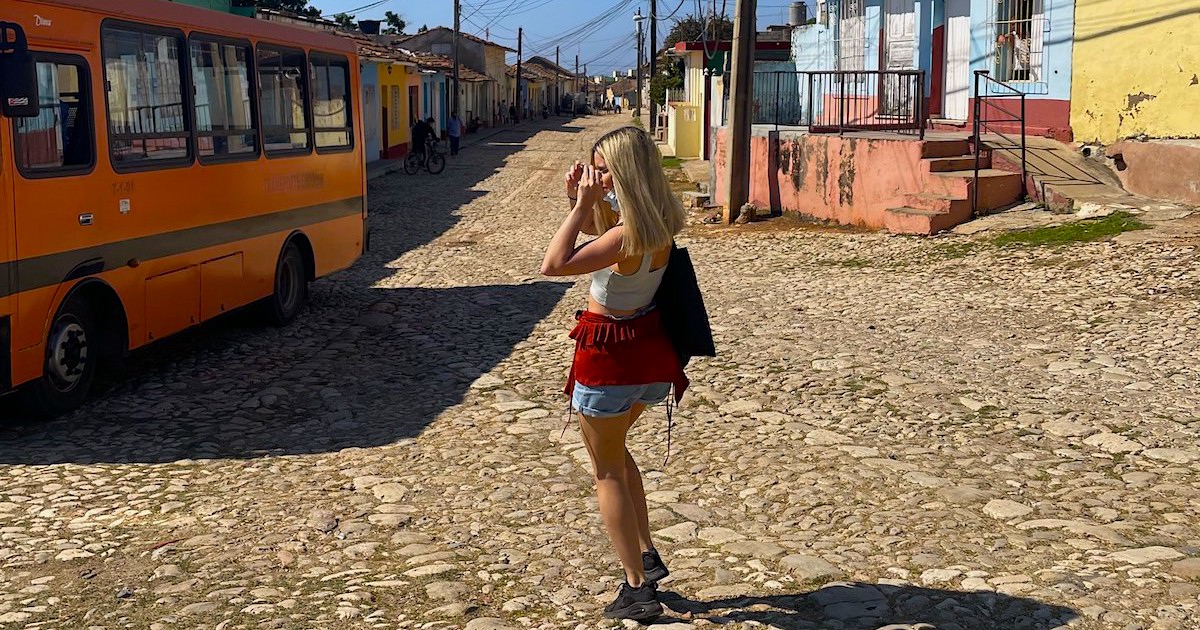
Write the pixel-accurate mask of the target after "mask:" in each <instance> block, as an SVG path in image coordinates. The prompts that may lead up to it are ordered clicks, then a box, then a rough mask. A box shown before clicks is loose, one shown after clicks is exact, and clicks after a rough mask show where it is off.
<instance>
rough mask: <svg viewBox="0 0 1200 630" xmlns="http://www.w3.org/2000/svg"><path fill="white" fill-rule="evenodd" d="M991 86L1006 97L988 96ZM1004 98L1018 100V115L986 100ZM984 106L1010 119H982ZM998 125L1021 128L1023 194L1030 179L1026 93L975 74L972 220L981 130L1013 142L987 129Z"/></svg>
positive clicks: (976, 202)
mask: <svg viewBox="0 0 1200 630" xmlns="http://www.w3.org/2000/svg"><path fill="white" fill-rule="evenodd" d="M981 83H982V85H983V86H984V87H985V89H984V90H983V91H980V89H979V86H980V85H981ZM992 86H995V87H999V88H1002V89H1004V90H1006V91H1007V93H1005V94H987V89H986V88H989V87H992ZM1007 98H1017V99H1020V101H1021V113H1020V114H1015V113H1013V112H1012V111H1010V110H1008V109H1006V108H1004V107H1001V106H999V105H997V104H996V103H994V102H990V101H989V99H1007ZM985 105H990V106H991V107H992V108H993V109H996V110H999V111H1001V112H1003V113H1005V114H1008V115H1009V116H1011V118H998V119H988V118H984V111H985ZM1000 122H1007V123H1013V122H1015V123H1019V124H1020V128H1021V189H1022V190H1025V186H1026V184H1027V182H1028V177H1029V168H1028V165H1027V164H1028V162H1027V161H1026V157H1025V151H1026V145H1025V93H1024V92H1022V91H1021V90H1018V89H1016V88H1014V87H1013V86H1011V85H1009V84H1007V83H1004V82H1003V81H998V80H996V79H993V78H992V77H991V76H989V74H988V71H987V70H976V71H975V111H974V121H973V124H972V129H971V143H972V145H973V148H974V151H973V153H974V154H975V171H974V177H973V178H972V180H971V181H972V185H971V216H972V217H974V216H975V215H976V214H978V213H979V158H980V154H981V153H982V147H983V132H984V130H986V129H990V130H991V133H994V134H996V135H998V136H1000V137H1001V138H1004V139H1005V140H1008V141H1009V142H1013V140H1012V139H1011V138H1009V137H1008V136H1006V135H1005V134H1004V133H1003V132H1001V131H999V130H997V129H994V128H991V127H990V124H991V123H1000Z"/></svg>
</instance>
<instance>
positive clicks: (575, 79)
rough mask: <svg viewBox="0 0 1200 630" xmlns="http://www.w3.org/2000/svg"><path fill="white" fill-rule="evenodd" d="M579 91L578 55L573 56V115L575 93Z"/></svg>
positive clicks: (573, 111) (573, 110)
mask: <svg viewBox="0 0 1200 630" xmlns="http://www.w3.org/2000/svg"><path fill="white" fill-rule="evenodd" d="M578 89H579V55H578V54H576V55H575V76H574V77H573V78H572V81H571V113H572V114H574V113H575V92H576V91H577V90H578Z"/></svg>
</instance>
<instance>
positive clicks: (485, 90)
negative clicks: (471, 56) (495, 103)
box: [413, 52, 493, 129]
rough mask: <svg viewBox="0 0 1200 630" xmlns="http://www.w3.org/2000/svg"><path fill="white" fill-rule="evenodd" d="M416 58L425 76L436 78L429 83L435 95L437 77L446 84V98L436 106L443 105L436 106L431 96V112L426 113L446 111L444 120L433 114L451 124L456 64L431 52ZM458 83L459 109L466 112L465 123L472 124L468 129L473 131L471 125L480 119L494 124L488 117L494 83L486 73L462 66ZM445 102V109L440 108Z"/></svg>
mask: <svg viewBox="0 0 1200 630" xmlns="http://www.w3.org/2000/svg"><path fill="white" fill-rule="evenodd" d="M413 55H414V57H415V58H416V60H417V63H418V66H419V67H420V70H421V72H422V73H424V75H425V76H426V77H429V76H430V75H431V74H432V76H433V77H434V78H433V79H426V80H425V83H427V84H428V85H431V86H432V87H433V90H435V91H436V90H437V89H438V87H437V79H436V77H441V79H440V81H441V82H442V84H443V87H442V88H441V89H442V92H443V94H444V95H445V96H444V97H439V98H438V99H437V101H436V102H438V103H439V104H438V105H436V106H435V105H434V103H435V101H434V98H433V97H432V96H431V97H430V104H429V106H430V110H425V111H436V109H437V107H442V108H443V113H442V116H443V117H442V118H437V115H436V114H433V115H434V118H435V119H437V120H438V121H439V122H442V121H445V120H449V117H450V110H451V108H452V107H453V105H452V92H453V90H454V88H453V85H454V60H453V59H451V58H449V57H446V56H444V55H438V54H434V53H428V52H415V53H413ZM458 81H459V99H460V100H459V107H460V108H461V109H462V119H463V122H465V123H468V128H470V123H471V121H472V120H474V119H475V118H477V117H478V118H479V119H480V121H481V123H490V121H491V119H490V116H491V114H490V113H488V112H489V111H490V110H489V109H488V108H489V106H490V98H491V95H492V93H493V90H492V89H491V86H492V82H491V79H489V78H488V77H487V76H485V75H483V74H482V73H479V72H476V71H474V70H472V69H470V68H468V67H466V66H464V65H462V64H459V66H458ZM443 99H444V101H445V103H444V105H443V104H440V103H441V101H442V100H443ZM429 115H431V114H426V115H425V117H426V118H428V117H429ZM442 128H443V129H444V128H445V123H444V122H442Z"/></svg>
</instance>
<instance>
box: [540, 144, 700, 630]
mask: <svg viewBox="0 0 1200 630" xmlns="http://www.w3.org/2000/svg"><path fill="white" fill-rule="evenodd" d="M661 160H662V158H661V157H660V155H659V152H658V149H657V148H656V147H655V146H654V141H653V140H651V139H650V136H649V135H647V134H646V132H645V131H642V130H641V129H638V128H637V127H631V126H629V127H622V128H620V129H616V130H614V131H611V132H609V133H607V134H605V135H604V136H602V137H601V138H600V139H599V140H598V141H597V142H596V144H595V146H593V148H592V154H591V160H590V164H587V165H583V164H580V163H579V162H575V164H574V165H573V166H572V167H571V168H570V169H569V170H568V171H567V173H566V176H565V180H566V187H567V196H568V198H569V199H571V201H573V202H574V206H573V207H572V209H571V211H570V214H568V215H567V218H566V220H564V221H563V223H562V225H561V226H560V227H559V228H558V232H557V233H556V234H555V235H554V238H553V239H552V240H551V241H550V246H549V248H548V249H547V250H546V256H545V259H544V260H543V261H542V268H541V271H542V273H543V274H544V275H547V276H572V275H581V274H585V273H586V274H591V277H592V283H591V290H590V291H589V293H588V300H587V310H586V311H580V312H579V313H578V314H577V315H576V319H577V320H578V324H577V325H576V327H575V329H574V330H573V331H572V332H571V338H572V339H574V340H575V356H574V359H573V360H572V362H571V369H570V373H569V374H568V377H567V385H566V388H565V392H566V394H567V395H568V396H570V397H571V407H572V408H573V409H574V410H575V411H576V412H577V413H578V416H579V424H580V428H581V434H582V436H583V442H584V446H585V447H587V451H588V454H589V455H590V456H591V460H592V468H593V472H594V474H595V479H594V480H595V484H596V496H597V499H598V500H599V504H600V516H601V518H602V520H603V521H604V526H605V528H606V530H607V531H608V537H609V540H610V542H611V543H612V547H613V549H614V550H615V551H616V553H617V556H618V558H620V561H621V566H622V568H623V569H624V571H625V582H624V583H623V584H622V585H621V586H620V588H619V590H618V591H617V596H616V599H614V600H613V602H612V603H611V604H609V605H608V606H607V607H605V609H604V616H605V617H606V618H610V619H633V620H645V619H652V618H654V617H657V616H659V615H660V614H662V605H661V604H660V603H659V602H658V593H657V588H658V581H659V580H662V579H663V578H665V577H666V576H667V575H668V573H669V572H668V571H667V567H666V565H665V564H664V563H663V561H662V558H661V556H660V555H659V553H658V551H657V550H656V549H655V548H654V542H653V541H652V540H651V539H650V525H649V518H648V515H647V510H646V494H645V491H644V489H643V486H642V475H641V472H640V471H639V470H638V465H637V462H635V461H634V459H633V456H632V455H631V454H630V453H629V450H628V449H627V448H626V447H625V436H626V434H627V433H628V432H629V429H630V427H632V426H633V424H634V423H635V422H636V421H637V419H638V417H639V416H641V415H642V412H643V411H645V409H646V407H647V406H648V405H654V404H657V403H659V402H662V401H663V400H664V399H666V398H667V397H668V396H669V395H671V394H672V389H674V395H673V402H674V403H678V402H679V400H680V399H681V398H682V396H683V392H684V390H685V389H686V388H687V385H688V380H687V377H686V376H685V375H684V373H683V368H682V366H681V365H680V360H679V357H678V356H677V355H676V353H675V350H674V348H673V346H672V344H671V341H670V339H669V338H668V337H667V335H666V332H665V331H664V329H663V324H662V320H661V319H660V315H659V312H658V311H657V310H655V305H654V295H655V292H656V291H657V290H658V286H659V283H660V282H661V281H662V277H663V273H664V271H665V269H666V266H667V262H668V260H669V259H670V254H671V246H672V243H673V242H674V238H675V235H676V234H678V233H679V231H680V230H681V229H683V225H684V221H685V214H684V210H683V206H682V204H681V203H680V201H679V199H678V198H677V197H676V196H675V195H674V193H672V192H671V188H670V185H669V184H668V183H667V179H666V176H665V175H664V174H663V170H662V161H661ZM580 232H583V233H586V234H593V235H597V238H595V239H594V240H591V241H589V242H587V243H585V244H584V245H582V246H580V247H576V245H575V241H576V239H577V238H578V237H579V234H580ZM667 404H668V406H669V405H671V404H672V402H671V401H668V403H667Z"/></svg>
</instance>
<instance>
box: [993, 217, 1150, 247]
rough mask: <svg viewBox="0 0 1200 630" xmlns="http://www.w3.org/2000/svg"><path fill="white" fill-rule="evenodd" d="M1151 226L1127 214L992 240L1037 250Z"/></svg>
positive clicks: (1086, 241) (1003, 245)
mask: <svg viewBox="0 0 1200 630" xmlns="http://www.w3.org/2000/svg"><path fill="white" fill-rule="evenodd" d="M1148 227H1150V226H1148V225H1146V224H1145V223H1142V222H1141V221H1138V220H1137V219H1135V218H1134V217H1133V216H1131V215H1130V214H1129V213H1127V212H1114V213H1113V214H1110V215H1108V216H1106V217H1104V218H1101V219H1094V220H1088V221H1077V222H1075V223H1068V224H1066V225H1056V226H1053V227H1044V228H1037V229H1035V230H1021V231H1018V232H1011V233H1009V234H1001V235H1000V236H997V237H995V238H993V239H992V244H994V245H997V246H999V247H1014V246H1015V247H1037V246H1041V245H1066V244H1068V243H1088V242H1092V241H1099V240H1104V239H1106V238H1109V237H1112V236H1116V235H1117V234H1121V233H1122V232H1130V231H1133V230H1144V229H1146V228H1148Z"/></svg>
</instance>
